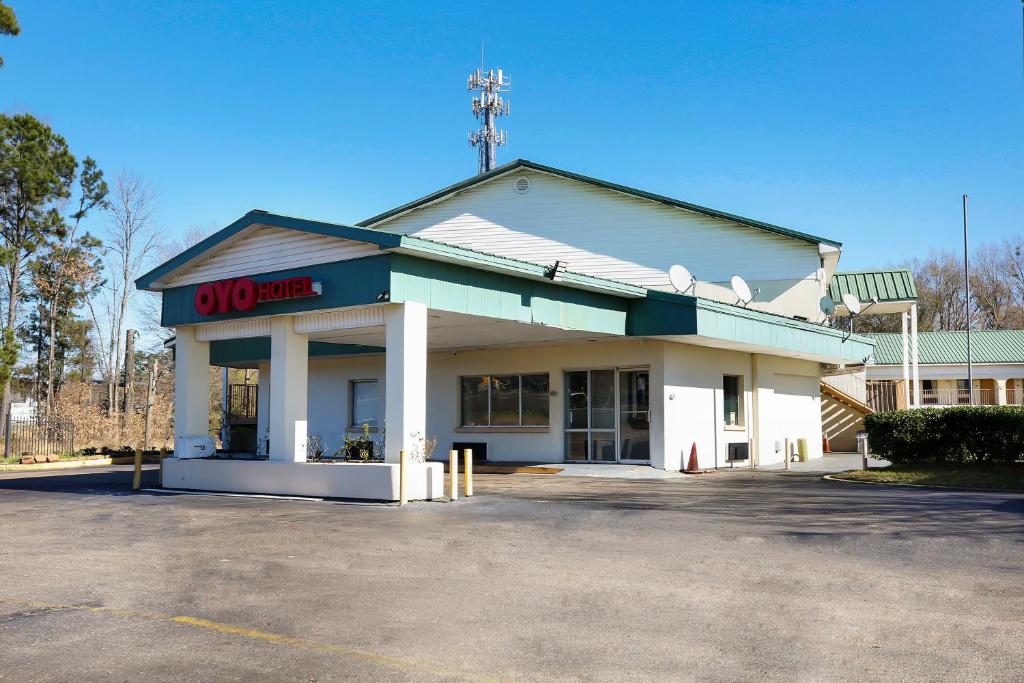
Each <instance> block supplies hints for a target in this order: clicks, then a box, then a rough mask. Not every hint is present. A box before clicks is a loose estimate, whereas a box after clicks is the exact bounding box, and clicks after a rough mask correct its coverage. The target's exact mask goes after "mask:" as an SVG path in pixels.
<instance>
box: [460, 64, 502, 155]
mask: <svg viewBox="0 0 1024 683" xmlns="http://www.w3.org/2000/svg"><path fill="white" fill-rule="evenodd" d="M511 88H512V80H511V79H510V78H508V77H507V76H505V75H504V74H503V73H502V72H501V69H498V71H497V72H495V71H494V69H489V70H487V71H484V70H483V69H477V70H476V71H474V72H473V73H471V74H470V75H469V79H468V80H467V81H466V90H469V91H470V92H474V93H479V95H477V94H474V95H473V116H475V117H476V120H477V121H479V122H480V128H479V129H477V130H475V131H470V133H469V144H470V145H471V146H473V147H479V149H480V163H479V170H478V173H487V172H488V171H490V170H492V169H493V168H494V167H496V166H497V165H498V147H500V146H502V145H506V144H508V136H507V135H506V133H505V131H503V130H497V129H496V128H495V119H497V118H498V117H499V116H507V115H508V113H509V107H508V102H507V101H506V100H505V99H503V98H502V96H501V93H503V92H508V91H509V90H510V89H511Z"/></svg>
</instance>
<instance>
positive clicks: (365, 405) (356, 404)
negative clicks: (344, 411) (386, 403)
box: [352, 379, 378, 427]
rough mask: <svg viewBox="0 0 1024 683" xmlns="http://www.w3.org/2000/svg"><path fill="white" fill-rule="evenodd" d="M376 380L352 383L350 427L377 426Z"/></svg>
mask: <svg viewBox="0 0 1024 683" xmlns="http://www.w3.org/2000/svg"><path fill="white" fill-rule="evenodd" d="M377 405H378V402H377V380H375V379H369V380H357V381H354V382H352V426H353V427H361V426H362V425H364V424H368V425H370V426H372V427H376V426H377Z"/></svg>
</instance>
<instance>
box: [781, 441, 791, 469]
mask: <svg viewBox="0 0 1024 683" xmlns="http://www.w3.org/2000/svg"><path fill="white" fill-rule="evenodd" d="M783 455H785V456H786V461H785V462H786V469H787V470H788V469H789V468H790V467H792V465H791V463H790V458H791V457H792V456H791V455H790V453H789V439H786V452H785V453H783Z"/></svg>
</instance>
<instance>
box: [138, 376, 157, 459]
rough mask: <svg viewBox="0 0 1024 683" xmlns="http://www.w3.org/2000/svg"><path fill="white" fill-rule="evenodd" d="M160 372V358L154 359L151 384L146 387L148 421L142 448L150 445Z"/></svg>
mask: <svg viewBox="0 0 1024 683" xmlns="http://www.w3.org/2000/svg"><path fill="white" fill-rule="evenodd" d="M158 372H160V359H159V358H154V359H153V367H151V368H150V369H149V386H148V387H147V388H146V422H145V426H144V427H143V432H142V449H143V450H146V449H147V448H148V447H149V435H150V425H151V424H152V422H151V419H150V418H151V415H152V413H153V397H154V396H155V395H156V375H157V373H158Z"/></svg>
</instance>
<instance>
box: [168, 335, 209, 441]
mask: <svg viewBox="0 0 1024 683" xmlns="http://www.w3.org/2000/svg"><path fill="white" fill-rule="evenodd" d="M209 436H210V343H209V342H201V341H196V328H194V327H178V328H176V329H175V330H174V451H175V453H178V454H182V453H184V448H182V447H181V445H180V443H179V442H180V440H181V439H182V438H188V437H209Z"/></svg>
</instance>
